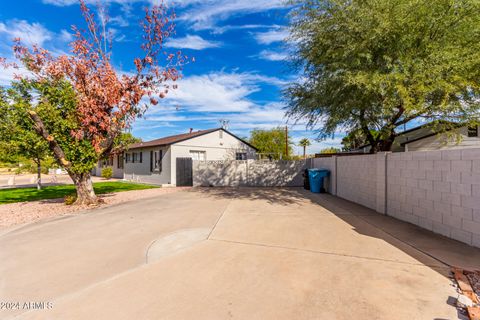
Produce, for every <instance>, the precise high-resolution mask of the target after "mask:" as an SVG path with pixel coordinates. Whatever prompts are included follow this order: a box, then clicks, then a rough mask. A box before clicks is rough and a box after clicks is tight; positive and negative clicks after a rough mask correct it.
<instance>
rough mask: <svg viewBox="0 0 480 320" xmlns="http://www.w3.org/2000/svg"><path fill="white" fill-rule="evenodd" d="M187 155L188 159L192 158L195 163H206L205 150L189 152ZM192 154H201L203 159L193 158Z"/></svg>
mask: <svg viewBox="0 0 480 320" xmlns="http://www.w3.org/2000/svg"><path fill="white" fill-rule="evenodd" d="M188 153H189V155H190V158H192V160H195V161H207V151H205V150H189V151H188ZM194 154H196V155H200V154H202V155H203V159H200V157H198V158H195V157H194V156H193V155H194Z"/></svg>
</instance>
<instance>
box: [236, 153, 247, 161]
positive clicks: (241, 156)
mask: <svg viewBox="0 0 480 320" xmlns="http://www.w3.org/2000/svg"><path fill="white" fill-rule="evenodd" d="M239 156H240V157H239ZM239 158H240V159H239ZM235 160H241V161H245V160H247V153H246V152H235Z"/></svg>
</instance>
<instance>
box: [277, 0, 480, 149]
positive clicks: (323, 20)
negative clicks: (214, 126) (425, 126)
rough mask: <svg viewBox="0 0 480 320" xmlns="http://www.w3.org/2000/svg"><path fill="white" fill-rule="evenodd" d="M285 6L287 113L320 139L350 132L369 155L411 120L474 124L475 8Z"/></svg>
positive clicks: (331, 1)
mask: <svg viewBox="0 0 480 320" xmlns="http://www.w3.org/2000/svg"><path fill="white" fill-rule="evenodd" d="M292 2H293V3H294V4H296V9H294V10H293V14H292V23H291V26H290V31H291V37H290V40H291V44H292V46H293V48H294V54H293V56H294V57H295V58H294V61H295V66H296V67H297V68H299V70H300V71H301V73H303V76H302V77H299V79H302V80H301V81H298V82H296V83H292V84H291V85H290V86H289V87H288V89H287V90H286V91H285V96H286V99H287V100H288V104H289V110H288V115H289V116H291V117H294V118H296V119H306V120H307V121H308V125H309V126H311V127H318V129H319V132H320V136H321V137H328V136H331V135H333V134H334V133H335V132H336V131H337V130H339V129H340V130H345V129H347V130H349V131H350V130H357V129H358V130H361V132H362V133H363V135H364V136H365V139H366V140H367V142H368V143H369V144H371V146H372V148H371V152H377V151H379V150H383V151H388V150H390V149H391V146H392V143H393V141H394V139H395V137H396V135H397V132H396V128H397V127H398V126H400V125H403V124H405V123H408V122H410V121H412V120H415V119H417V118H419V117H421V118H423V119H424V120H425V119H426V120H436V119H446V120H451V121H453V122H470V123H478V120H479V101H480V100H479V98H480V97H479V95H480V94H479V93H480V41H478V37H479V35H480V1H478V0H435V1H431V0H293V1H292ZM436 123H438V125H439V126H440V124H441V125H444V126H445V125H447V124H448V122H436ZM438 129H441V128H438ZM445 129H447V128H445ZM372 132H376V133H377V134H372Z"/></svg>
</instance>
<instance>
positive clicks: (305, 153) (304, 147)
mask: <svg viewBox="0 0 480 320" xmlns="http://www.w3.org/2000/svg"><path fill="white" fill-rule="evenodd" d="M306 158H307V146H303V159H306Z"/></svg>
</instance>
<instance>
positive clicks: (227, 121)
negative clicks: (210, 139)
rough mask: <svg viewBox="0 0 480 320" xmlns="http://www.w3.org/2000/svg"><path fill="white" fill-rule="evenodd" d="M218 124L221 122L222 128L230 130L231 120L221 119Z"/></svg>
mask: <svg viewBox="0 0 480 320" xmlns="http://www.w3.org/2000/svg"><path fill="white" fill-rule="evenodd" d="M218 122H220V125H221V126H222V129H225V130H228V124H229V123H230V120H227V119H220V120H218Z"/></svg>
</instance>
